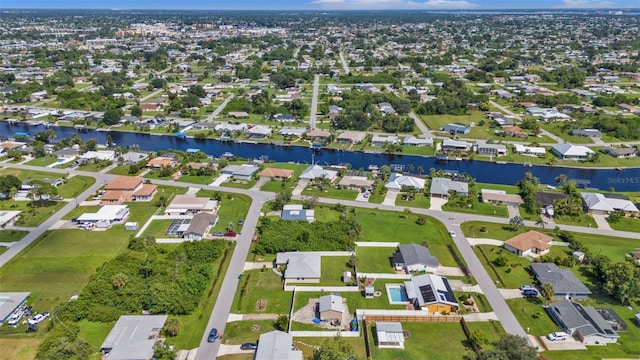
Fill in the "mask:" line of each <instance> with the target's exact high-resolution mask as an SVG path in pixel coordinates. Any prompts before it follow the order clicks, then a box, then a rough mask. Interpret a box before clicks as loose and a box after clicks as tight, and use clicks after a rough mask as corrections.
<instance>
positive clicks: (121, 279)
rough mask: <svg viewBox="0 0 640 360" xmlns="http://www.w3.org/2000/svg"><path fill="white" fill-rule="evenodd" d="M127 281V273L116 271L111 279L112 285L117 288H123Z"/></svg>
mask: <svg viewBox="0 0 640 360" xmlns="http://www.w3.org/2000/svg"><path fill="white" fill-rule="evenodd" d="M127 281H129V277H128V276H127V274H123V273H118V274H116V275H115V276H114V277H113V279H112V283H113V287H114V288H115V289H117V290H120V289H122V288H124V287H125V285H127Z"/></svg>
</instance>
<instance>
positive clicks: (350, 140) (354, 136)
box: [336, 131, 366, 144]
mask: <svg viewBox="0 0 640 360" xmlns="http://www.w3.org/2000/svg"><path fill="white" fill-rule="evenodd" d="M365 136H366V134H365V133H363V132H354V131H345V132H343V133H341V134H340V135H338V137H337V138H336V142H338V143H339V144H357V143H359V142H361V141H362V140H364V138H365Z"/></svg>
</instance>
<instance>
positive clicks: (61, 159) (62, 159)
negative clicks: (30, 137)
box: [56, 158, 66, 163]
mask: <svg viewBox="0 0 640 360" xmlns="http://www.w3.org/2000/svg"><path fill="white" fill-rule="evenodd" d="M65 160H66V159H65V158H60V159H58V160H56V161H57V162H59V163H61V162H64V161H65Z"/></svg>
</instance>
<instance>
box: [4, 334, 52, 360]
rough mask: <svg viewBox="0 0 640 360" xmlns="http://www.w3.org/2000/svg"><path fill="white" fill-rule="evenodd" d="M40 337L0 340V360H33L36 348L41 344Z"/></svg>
mask: <svg viewBox="0 0 640 360" xmlns="http://www.w3.org/2000/svg"><path fill="white" fill-rule="evenodd" d="M42 340H43V338H42V337H35V336H29V337H12V338H0V349H2V354H0V358H1V359H6V360H9V359H11V360H33V359H35V358H36V353H37V352H38V346H39V345H40V343H41V342H42Z"/></svg>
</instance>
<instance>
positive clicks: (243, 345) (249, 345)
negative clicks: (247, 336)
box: [240, 343, 258, 350]
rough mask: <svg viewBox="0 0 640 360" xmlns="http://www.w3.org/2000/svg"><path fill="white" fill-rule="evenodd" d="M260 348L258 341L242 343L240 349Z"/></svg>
mask: <svg viewBox="0 0 640 360" xmlns="http://www.w3.org/2000/svg"><path fill="white" fill-rule="evenodd" d="M257 348H258V344H256V343H244V344H242V345H240V350H255V349H257Z"/></svg>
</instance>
